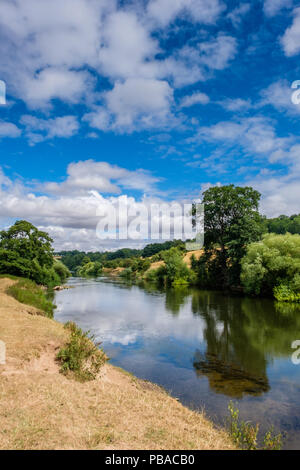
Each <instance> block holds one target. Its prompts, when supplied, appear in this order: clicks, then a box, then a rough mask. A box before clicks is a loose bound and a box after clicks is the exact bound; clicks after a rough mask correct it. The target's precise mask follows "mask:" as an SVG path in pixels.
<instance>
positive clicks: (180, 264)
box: [163, 248, 190, 284]
mask: <svg viewBox="0 0 300 470" xmlns="http://www.w3.org/2000/svg"><path fill="white" fill-rule="evenodd" d="M163 259H164V262H165V275H166V279H167V282H168V283H169V284H172V283H178V282H180V283H181V284H182V283H183V282H186V283H187V284H188V283H189V277H190V270H189V268H188V267H187V265H186V263H184V261H183V260H182V253H181V251H180V250H179V249H178V248H171V249H170V250H168V251H166V252H165V253H164V254H163Z"/></svg>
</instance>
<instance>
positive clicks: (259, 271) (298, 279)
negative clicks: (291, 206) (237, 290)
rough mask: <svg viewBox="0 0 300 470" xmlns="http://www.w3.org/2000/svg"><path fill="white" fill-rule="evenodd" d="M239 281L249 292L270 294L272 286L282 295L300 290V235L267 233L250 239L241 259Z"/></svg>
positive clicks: (296, 292)
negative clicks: (253, 240) (251, 241)
mask: <svg viewBox="0 0 300 470" xmlns="http://www.w3.org/2000/svg"><path fill="white" fill-rule="evenodd" d="M241 281H242V284H243V286H244V289H245V292H246V293H248V294H254V295H259V294H262V295H272V293H273V290H274V288H277V289H276V292H277V293H278V295H279V294H281V296H284V291H285V292H290V293H294V294H298V293H300V235H297V234H295V235H291V234H289V233H288V234H285V235H276V234H267V235H265V236H264V237H263V239H262V240H261V241H259V242H256V243H251V244H250V245H249V246H248V248H247V254H246V255H245V256H244V258H243V259H242V272H241ZM279 286H281V288H280V289H279ZM283 286H285V288H283Z"/></svg>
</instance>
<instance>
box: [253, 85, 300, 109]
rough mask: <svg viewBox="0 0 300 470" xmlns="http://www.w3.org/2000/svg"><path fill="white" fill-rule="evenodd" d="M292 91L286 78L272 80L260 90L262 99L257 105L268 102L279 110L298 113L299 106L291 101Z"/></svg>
mask: <svg viewBox="0 0 300 470" xmlns="http://www.w3.org/2000/svg"><path fill="white" fill-rule="evenodd" d="M294 91H295V90H293V89H292V88H291V84H290V83H289V82H288V81H287V80H279V81H277V82H274V83H272V84H271V85H270V86H269V87H268V88H266V89H265V90H262V92H261V95H262V101H261V102H260V103H258V106H264V105H268V104H269V105H271V106H273V107H274V108H275V109H277V110H279V111H286V112H288V113H289V114H299V112H300V106H298V105H296V104H294V103H293V102H292V93H293V92H294Z"/></svg>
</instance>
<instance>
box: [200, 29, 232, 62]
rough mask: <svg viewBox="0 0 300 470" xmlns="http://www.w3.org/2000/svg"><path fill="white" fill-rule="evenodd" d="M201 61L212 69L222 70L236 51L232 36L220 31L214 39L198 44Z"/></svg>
mask: <svg viewBox="0 0 300 470" xmlns="http://www.w3.org/2000/svg"><path fill="white" fill-rule="evenodd" d="M199 50H200V58H201V63H202V64H205V65H206V66H208V67H209V68H211V69H213V70H222V69H224V68H225V67H227V66H228V64H229V62H230V60H231V59H233V57H234V56H235V54H236V51H237V41H236V39H235V38H234V37H232V36H228V35H226V34H223V33H220V34H219V35H218V36H217V38H216V39H215V40H212V41H206V42H202V43H200V44H199Z"/></svg>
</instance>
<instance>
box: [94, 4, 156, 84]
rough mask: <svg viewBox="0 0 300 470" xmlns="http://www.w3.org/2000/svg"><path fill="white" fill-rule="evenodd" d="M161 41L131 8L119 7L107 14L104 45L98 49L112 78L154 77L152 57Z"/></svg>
mask: <svg viewBox="0 0 300 470" xmlns="http://www.w3.org/2000/svg"><path fill="white" fill-rule="evenodd" d="M158 51H159V48H158V43H157V41H156V40H154V39H153V38H152V37H151V36H150V32H149V31H147V29H146V27H145V26H144V25H142V24H141V23H140V22H139V20H138V18H137V16H136V15H135V14H134V13H132V12H124V11H118V12H115V13H113V14H112V15H111V16H110V17H108V18H107V20H106V22H105V25H104V29H103V46H102V47H101V49H100V51H99V61H100V68H101V70H102V71H103V72H104V74H105V75H107V76H109V77H112V78H117V79H119V78H122V79H127V78H130V77H145V78H153V76H154V75H155V69H156V66H155V64H154V63H153V57H154V56H155V54H156V53H157V52H158Z"/></svg>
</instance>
